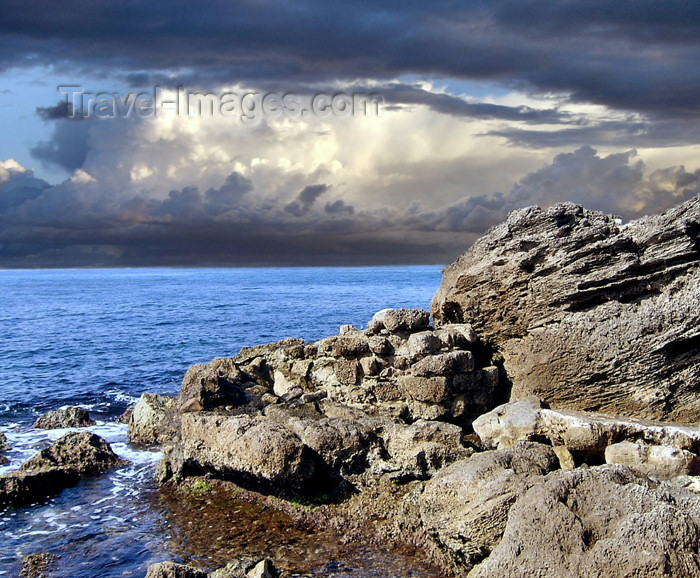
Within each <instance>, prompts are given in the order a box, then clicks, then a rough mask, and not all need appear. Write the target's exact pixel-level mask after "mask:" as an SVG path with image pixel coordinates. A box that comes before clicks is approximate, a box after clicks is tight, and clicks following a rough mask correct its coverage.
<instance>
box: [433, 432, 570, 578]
mask: <svg viewBox="0 0 700 578" xmlns="http://www.w3.org/2000/svg"><path fill="white" fill-rule="evenodd" d="M556 467H557V456H556V455H555V453H554V452H553V451H552V448H551V447H549V446H546V445H544V444H538V443H532V442H522V443H520V444H517V445H515V446H513V447H512V448H508V449H504V450H497V451H488V452H483V453H480V454H475V455H474V456H472V457H471V458H469V459H467V460H462V461H459V462H456V463H454V464H452V465H451V466H448V467H447V468H445V469H443V470H441V471H440V472H438V474H437V475H435V476H434V477H433V478H432V479H431V480H430V481H429V482H428V483H427V484H426V486H425V490H424V492H423V494H422V495H421V497H420V515H421V520H422V522H423V526H424V527H425V529H426V530H427V531H428V532H429V533H430V534H431V535H433V536H435V537H436V539H437V542H438V543H439V544H440V545H441V546H442V547H444V548H446V549H447V550H448V551H449V552H450V553H451V554H452V556H453V557H454V558H455V559H457V560H460V561H461V563H462V565H463V566H466V568H470V567H471V566H473V565H474V564H477V563H478V562H480V561H481V560H483V559H484V558H485V557H487V556H488V555H489V554H490V553H491V551H492V550H493V548H495V547H496V545H497V544H498V542H499V540H500V539H501V536H502V535H503V531H504V530H505V527H506V522H507V520H508V512H509V511H510V508H511V506H512V505H513V503H515V501H516V500H517V499H518V498H519V497H520V496H521V495H522V494H524V493H525V492H526V491H527V490H528V489H529V488H530V487H531V486H532V485H533V484H534V483H535V482H536V481H537V480H539V479H541V477H542V476H543V475H544V474H546V473H548V472H550V471H552V470H554V469H555V468H556ZM494 576H495V574H494ZM503 576H507V574H503Z"/></svg>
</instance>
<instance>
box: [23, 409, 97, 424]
mask: <svg viewBox="0 0 700 578" xmlns="http://www.w3.org/2000/svg"><path fill="white" fill-rule="evenodd" d="M91 425H95V420H93V419H90V414H89V413H88V411H87V410H86V409H83V408H82V407H66V408H63V409H56V410H54V411H50V412H49V413H47V414H45V415H42V416H41V417H40V418H39V419H37V420H36V421H35V422H34V427H35V428H39V429H59V428H68V427H87V426H91Z"/></svg>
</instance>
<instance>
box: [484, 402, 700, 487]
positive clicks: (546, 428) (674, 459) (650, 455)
mask: <svg viewBox="0 0 700 578" xmlns="http://www.w3.org/2000/svg"><path fill="white" fill-rule="evenodd" d="M473 427H474V431H475V432H476V433H477V434H478V435H479V437H480V438H481V441H482V443H483V444H484V445H485V446H486V447H490V448H494V447H499V448H500V447H508V446H510V445H512V444H514V443H516V442H518V441H524V440H529V441H543V442H546V443H549V444H551V445H553V446H554V447H555V448H557V447H564V448H566V450H568V452H569V453H570V454H571V455H572V456H573V458H574V460H575V461H576V462H577V463H582V462H587V461H589V460H591V459H593V462H594V463H595V462H598V463H600V462H602V461H603V459H605V460H606V461H608V462H612V463H626V464H627V465H630V466H633V467H635V468H636V469H638V470H639V471H642V472H644V473H647V474H650V475H655V476H658V477H669V476H674V475H682V474H689V473H694V472H696V468H697V463H698V459H700V458H698V457H697V455H696V454H698V453H700V428H693V427H689V426H680V425H674V424H667V423H654V422H649V421H642V420H634V419H631V418H624V419H623V418H618V419H616V418H611V417H609V416H602V415H596V414H590V413H583V412H576V411H565V410H561V411H554V410H552V409H549V408H548V407H547V404H546V403H544V402H542V401H541V400H539V399H537V398H536V397H529V398H525V399H522V400H520V401H515V402H510V403H507V404H504V405H501V406H498V407H496V408H495V409H493V410H492V411H490V412H488V413H486V414H484V415H482V416H480V417H479V418H477V419H476V420H474V423H473ZM633 442H634V444H636V445H637V446H638V447H637V449H633V448H632V447H631V446H630V445H620V444H622V443H633ZM613 445H615V446H618V447H614V448H612V449H611V446H613ZM676 471H677V472H678V473H674V472H676Z"/></svg>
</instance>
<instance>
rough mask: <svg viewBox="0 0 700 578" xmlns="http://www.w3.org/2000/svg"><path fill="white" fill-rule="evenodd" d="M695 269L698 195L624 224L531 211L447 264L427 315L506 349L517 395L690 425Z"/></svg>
mask: <svg viewBox="0 0 700 578" xmlns="http://www.w3.org/2000/svg"><path fill="white" fill-rule="evenodd" d="M699 265H700V196H698V197H695V198H693V199H691V200H689V201H687V202H685V203H684V204H682V205H680V206H678V207H676V208H674V209H671V210H669V211H667V212H665V213H663V214H661V215H657V216H652V217H645V218H642V219H639V220H637V221H633V222H631V223H629V224H627V225H625V226H621V225H619V224H618V222H617V221H616V220H615V218H614V217H613V216H611V215H605V214H603V213H599V212H596V211H589V210H586V209H584V208H583V207H580V206H577V205H574V204H571V203H564V204H560V205H555V206H553V207H551V208H549V209H546V210H542V209H540V208H538V207H530V208H527V209H522V210H519V211H515V212H514V213H512V214H511V215H510V216H509V217H508V220H507V221H506V222H505V223H503V224H501V225H498V226H497V227H494V228H493V229H491V230H490V231H489V232H488V233H487V235H486V236H484V237H482V238H481V239H480V240H479V241H477V242H476V243H475V244H474V245H473V246H472V248H471V249H470V250H469V251H468V252H467V253H465V254H464V255H462V256H461V257H460V258H459V259H457V261H455V262H454V263H453V264H452V265H450V266H449V267H448V268H447V269H446V270H445V272H444V277H443V282H442V286H441V287H440V289H439V290H438V292H437V294H436V296H435V298H434V299H433V303H432V314H433V317H434V319H435V322H436V324H437V326H438V327H444V326H445V325H446V324H448V323H469V324H471V325H472V326H473V328H474V329H475V330H476V331H477V333H478V334H479V335H480V336H481V338H482V339H484V340H485V341H487V342H489V343H491V344H493V345H495V346H496V347H497V348H498V349H499V351H500V352H501V353H502V355H503V357H504V367H505V369H506V371H507V373H508V375H509V376H510V379H511V380H512V397H511V399H521V398H524V397H526V396H528V395H536V396H538V397H540V398H542V399H544V400H546V401H547V402H549V403H550V404H552V405H553V406H555V407H557V408H566V409H578V410H586V411H599V412H602V413H607V414H612V415H618V416H632V417H639V418H649V419H668V420H673V421H681V422H685V423H695V422H697V416H698V415H699V414H700V396H698V395H697V392H696V389H697V383H698V382H700V329H699V328H700V307H698V303H699V302H700V267H699Z"/></svg>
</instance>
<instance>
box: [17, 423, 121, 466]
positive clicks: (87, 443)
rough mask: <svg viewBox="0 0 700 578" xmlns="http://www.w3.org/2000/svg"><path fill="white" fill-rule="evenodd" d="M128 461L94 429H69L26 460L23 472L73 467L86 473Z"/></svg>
mask: <svg viewBox="0 0 700 578" xmlns="http://www.w3.org/2000/svg"><path fill="white" fill-rule="evenodd" d="M128 463H129V462H128V461H127V460H123V459H121V458H120V457H119V456H118V455H117V454H115V453H114V452H113V451H112V448H111V447H110V445H109V444H108V443H107V442H106V441H105V440H104V439H102V438H101V437H100V436H98V435H95V434H93V433H90V432H69V433H67V434H66V435H64V436H62V437H61V438H60V439H58V440H57V441H55V442H54V443H53V444H51V446H49V447H48V448H45V449H43V450H41V451H40V452H39V453H37V454H35V455H34V456H33V457H32V458H30V459H29V460H27V461H26V462H25V463H23V464H22V466H21V467H20V471H22V472H31V471H38V470H43V469H47V468H69V469H71V470H75V471H76V472H78V473H79V474H81V475H86V474H97V473H100V472H106V471H107V470H110V469H112V468H116V467H118V466H123V465H126V464H128Z"/></svg>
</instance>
